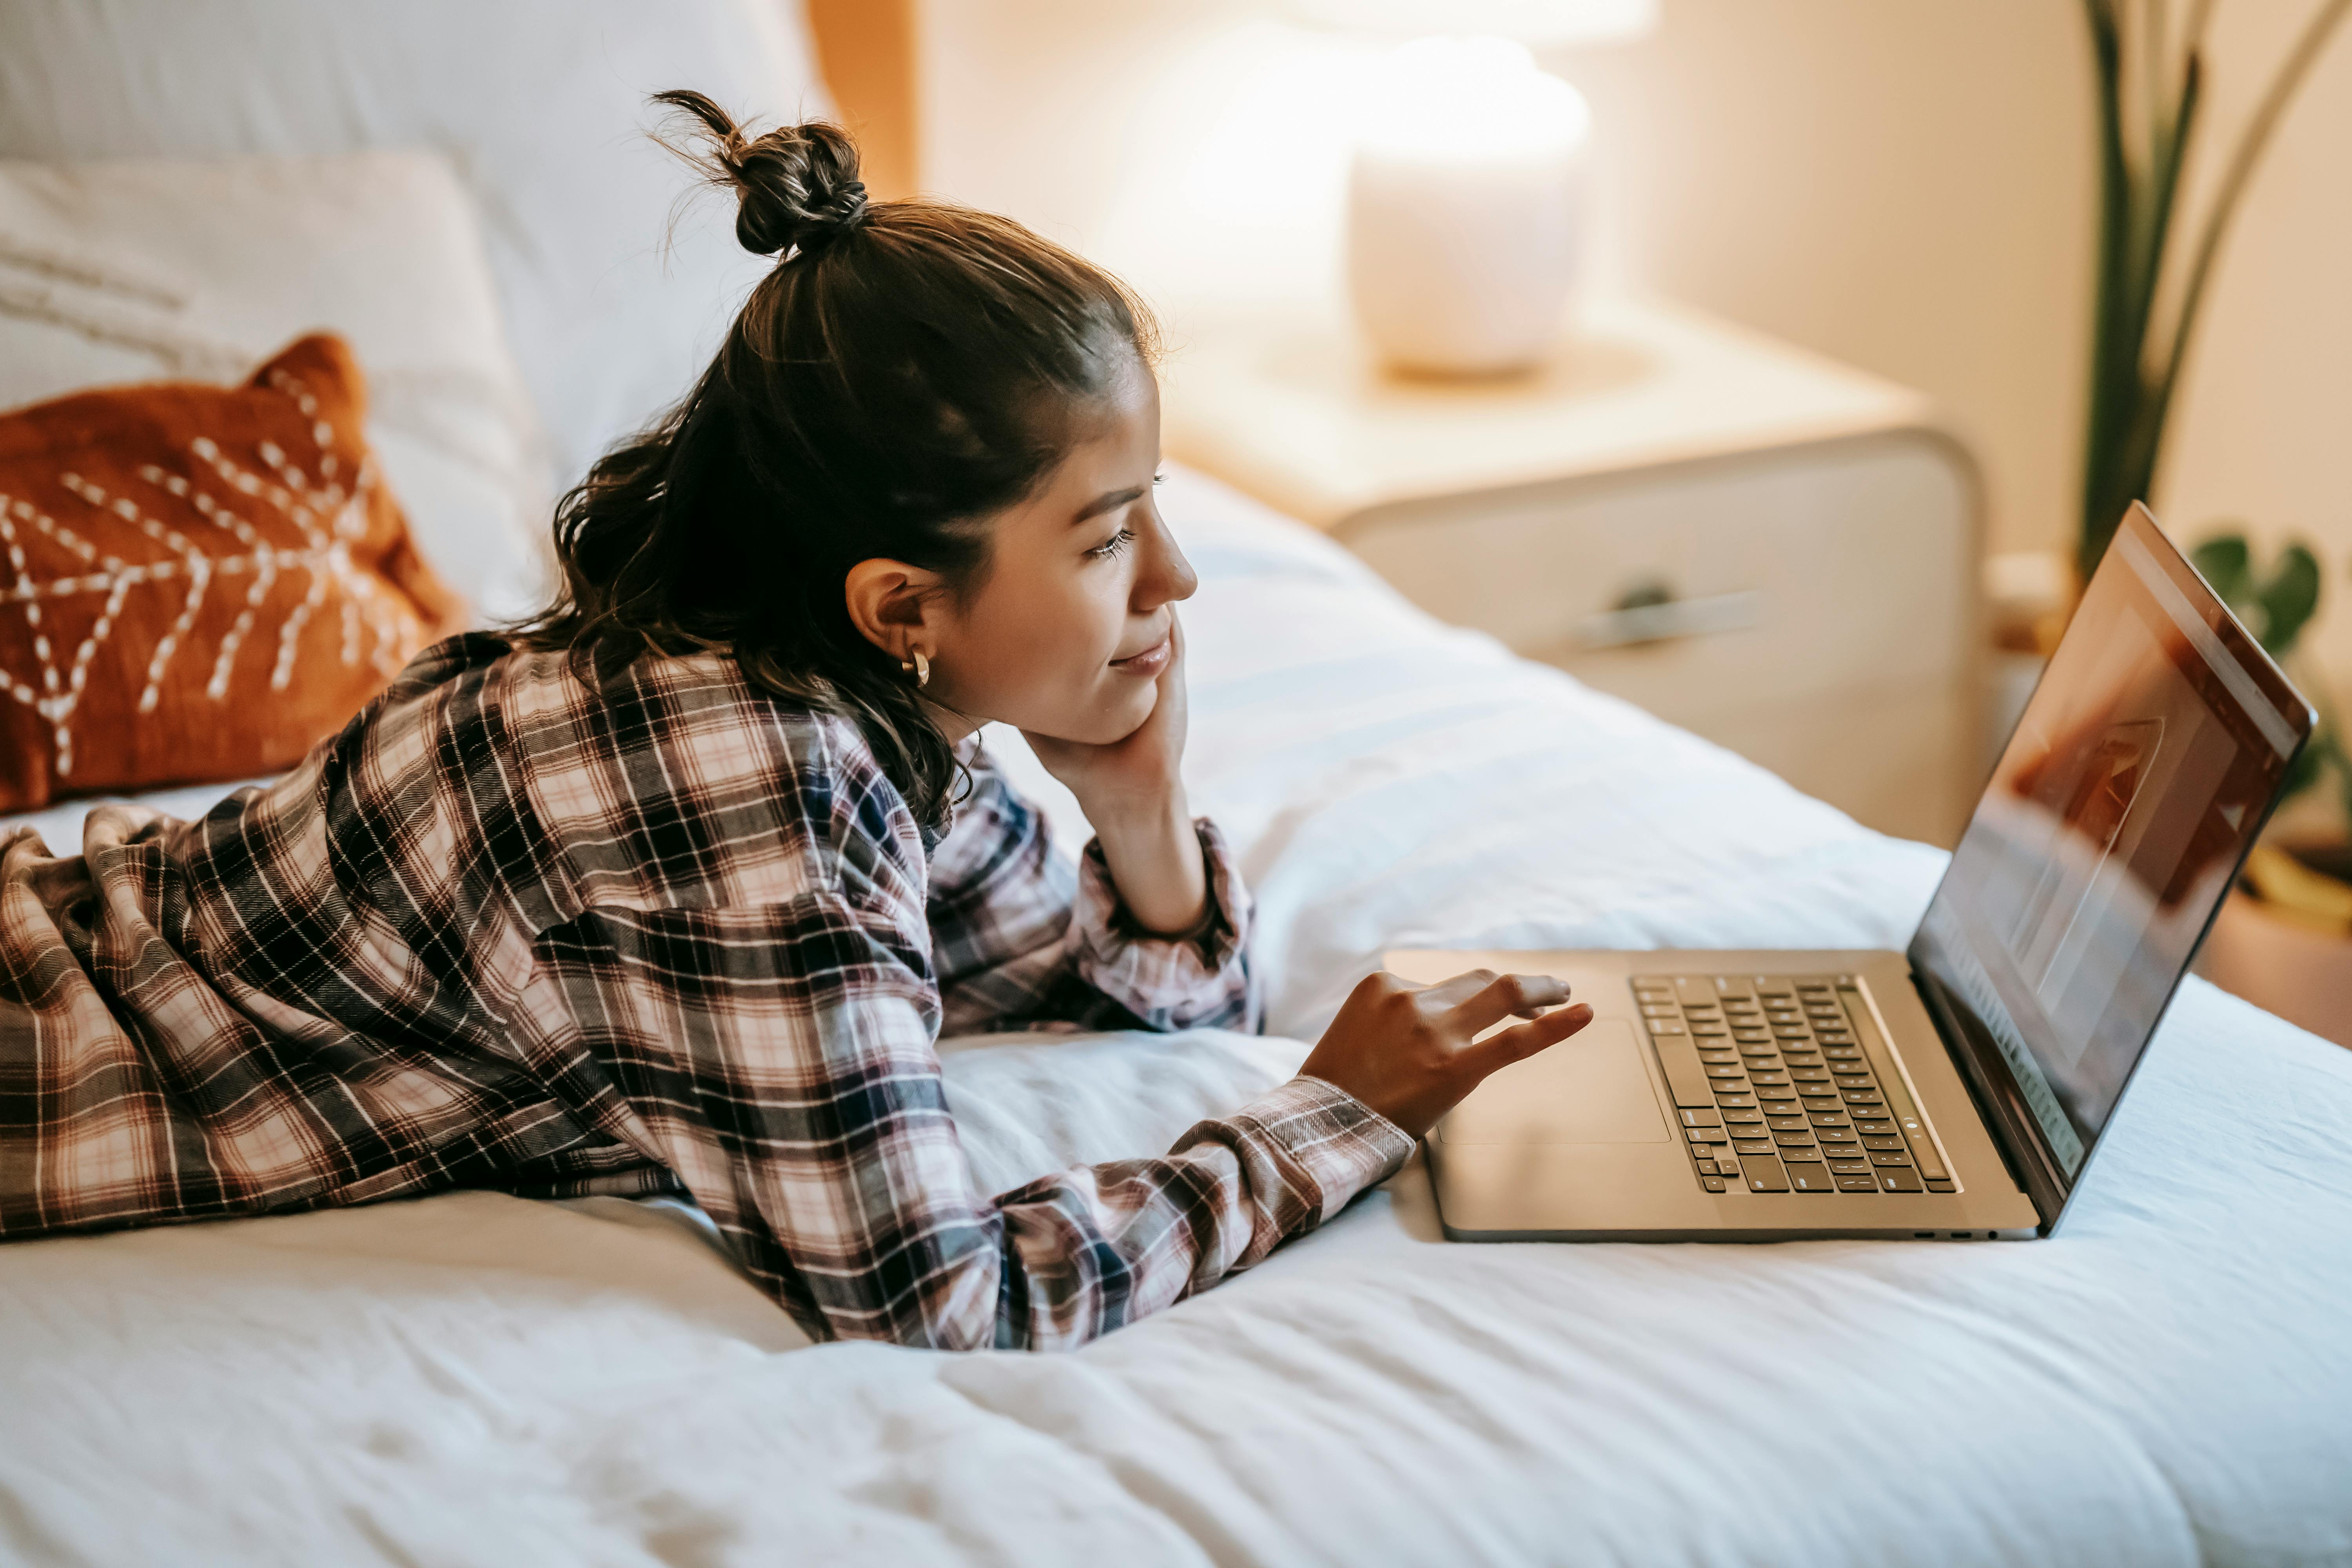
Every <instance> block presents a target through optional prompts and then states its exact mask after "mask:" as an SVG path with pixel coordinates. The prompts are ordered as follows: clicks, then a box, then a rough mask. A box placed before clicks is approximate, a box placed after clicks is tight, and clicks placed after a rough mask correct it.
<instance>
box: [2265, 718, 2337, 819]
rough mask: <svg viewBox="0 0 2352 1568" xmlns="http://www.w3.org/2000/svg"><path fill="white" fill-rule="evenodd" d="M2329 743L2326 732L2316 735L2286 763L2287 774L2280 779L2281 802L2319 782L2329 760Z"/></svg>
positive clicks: (2282, 803) (2285, 801) (2283, 803)
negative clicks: (2291, 760)
mask: <svg viewBox="0 0 2352 1568" xmlns="http://www.w3.org/2000/svg"><path fill="white" fill-rule="evenodd" d="M2328 751H2329V745H2328V741H2327V737H2326V735H2324V734H2322V735H2314V736H2313V737H2312V738H2311V739H2310V740H2308V741H2306V742H2304V747H2303V750H2302V751H2300V752H2296V753H2295V754H2294V761H2293V762H2291V763H2288V764H2287V765H2286V776H2285V777H2284V778H2283V779H2281V780H2280V781H2279V794H2278V797H2279V804H2280V805H2285V804H2286V803H2287V802H2288V801H2291V800H2293V799H2294V797H2295V796H2296V795H2301V794H2302V793H2303V792H2304V791H2305V790H2307V789H2309V788H2310V787H2311V786H2312V785H2314V784H2317V783H2318V782H2319V775H2320V773H2321V771H2322V770H2324V769H2325V768H2326V766H2327V763H2328V762H2329V760H2330V759H2329V757H2328Z"/></svg>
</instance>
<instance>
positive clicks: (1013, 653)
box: [861, 363, 1199, 745]
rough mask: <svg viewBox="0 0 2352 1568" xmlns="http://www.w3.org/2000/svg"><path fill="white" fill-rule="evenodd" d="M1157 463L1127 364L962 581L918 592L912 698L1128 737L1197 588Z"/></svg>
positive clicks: (1044, 730)
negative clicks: (1159, 500) (923, 669)
mask: <svg viewBox="0 0 2352 1568" xmlns="http://www.w3.org/2000/svg"><path fill="white" fill-rule="evenodd" d="M1159 466H1160V386H1159V383H1158V382H1157V380H1155V379H1154V377H1153V376H1152V374H1151V372H1150V370H1149V369H1148V368H1146V367H1145V366H1143V365H1142V364H1141V363H1132V364H1131V365H1130V368H1129V372H1128V374H1126V375H1124V376H1123V377H1122V378H1121V379H1120V382H1119V384H1118V386H1117V387H1116V389H1115V390H1114V391H1113V393H1112V394H1111V395H1110V396H1109V397H1108V399H1106V400H1105V402H1104V403H1103V404H1102V405H1098V406H1097V407H1096V408H1094V409H1090V410H1089V411H1088V415H1087V419H1086V421H1085V423H1084V424H1083V425H1082V426H1081V438H1080V439H1079V441H1078V442H1077V444H1076V446H1075V447H1073V448H1072V449H1071V450H1070V452H1069V454H1068V456H1066V458H1063V460H1062V462H1061V464H1060V465H1059V466H1058V467H1057V468H1055V469H1054V470H1053V472H1052V473H1050V474H1048V475H1047V476H1046V478H1045V480H1044V482H1043V483H1041V484H1040V485H1039V486H1038V488H1037V489H1036V490H1035V491H1034V493H1033V494H1031V495H1030V497H1029V498H1028V499H1027V500H1024V501H1022V502H1021V503H1020V504H1019V505H1017V506H1014V507H1012V508H1010V509H1008V510H1004V511H1003V512H1000V513H998V514H997V515H996V516H995V517H994V518H993V519H992V520H991V521H990V522H989V523H988V528H989V530H990V535H991V539H990V550H989V557H988V561H987V563H986V565H985V566H984V567H983V568H982V572H981V574H980V576H979V578H978V579H977V581H976V583H975V584H974V585H973V586H972V587H971V588H970V589H969V590H968V591H967V592H965V593H964V594H963V595H950V594H944V593H941V594H938V595H931V596H929V597H927V599H926V601H925V602H924V604H923V605H922V612H921V613H922V621H921V624H920V625H919V626H912V627H907V628H905V635H906V636H907V637H908V640H909V641H910V642H911V644H912V646H916V647H922V648H923V649H924V651H925V652H926V653H928V654H929V657H930V660H931V679H930V683H929V685H928V686H927V687H925V688H924V691H923V694H924V695H925V696H926V697H929V698H930V699H932V700H934V701H936V702H938V703H940V705H942V706H943V707H946V708H948V709H950V710H954V711H956V712H958V713H961V714H963V715H966V716H968V717H969V718H970V719H971V720H974V721H1000V722H1003V723H1006V724H1011V725H1013V726H1015V727H1016V728H1019V729H1022V730H1026V731H1033V732H1034V733H1037V734H1043V735H1049V736H1052V737H1054V738H1055V739H1056V740H1064V741H1076V742H1085V743H1087V744H1093V745H1102V744H1106V743H1108V742H1112V741H1117V740H1119V739H1122V738H1123V737H1125V736H1127V735H1129V734H1131V733H1133V732H1134V731H1135V730H1136V729H1137V727H1138V726H1139V725H1141V724H1142V722H1143V721H1144V720H1145V719H1147V718H1149V717H1150V714H1151V710H1152V705H1153V703H1154V702H1155V701H1156V700H1157V698H1158V692H1159V687H1158V686H1157V684H1156V682H1157V680H1158V679H1159V676H1160V672H1161V671H1163V670H1164V669H1166V668H1168V661H1169V659H1170V658H1171V657H1172V654H1173V643H1172V641H1171V633H1172V628H1173V626H1174V624H1175V618H1176V610H1175V605H1176V602H1177V601H1178V600H1180V599H1186V598H1190V597H1191V596H1192V590H1193V588H1194V587H1196V586H1197V585H1198V584H1199V579H1198V578H1197V577H1195V576H1194V575H1193V572H1192V564H1191V563H1189V562H1187V561H1186V560H1185V559H1184V554H1183V552H1182V551H1181V550H1179V549H1177V548H1176V542H1175V540H1173V539H1172V538H1171V537H1170V536H1169V533H1168V529H1167V526H1166V525H1165V524H1164V523H1162V522H1161V521H1160V509H1159V507H1158V506H1157V505H1156V504H1155V503H1154V501H1153V498H1152V485H1153V482H1154V476H1155V474H1156V473H1157V471H1158V468H1159ZM867 564H869V565H870V564H873V563H867ZM861 570H863V568H861Z"/></svg>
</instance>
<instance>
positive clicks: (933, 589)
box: [841, 556, 943, 659]
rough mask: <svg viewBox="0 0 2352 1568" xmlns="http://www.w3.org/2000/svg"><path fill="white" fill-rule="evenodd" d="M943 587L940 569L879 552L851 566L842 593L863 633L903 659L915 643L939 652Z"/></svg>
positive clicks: (927, 651) (878, 645) (894, 656)
mask: <svg viewBox="0 0 2352 1568" xmlns="http://www.w3.org/2000/svg"><path fill="white" fill-rule="evenodd" d="M942 586H943V584H941V582H940V576H939V574H937V573H936V572H926V571H924V570H923V569H922V568H921V567H919V566H909V565H908V564H907V563H905V562H903V561H886V560H883V559H881V558H880V557H878V556H877V557H876V558H875V559H874V560H871V561H861V562H859V563H857V564H856V565H855V566H852V567H851V568H850V569H849V576H848V577H847V579H846V580H845V581H844V582H843V584H842V585H841V592H842V595H843V597H844V599H845V601H846V602H847V604H848V605H849V618H850V620H851V621H852V622H853V623H855V624H856V627H857V630H858V633H859V635H861V636H863V637H865V638H866V641H867V642H870V643H872V644H873V645H874V646H875V647H878V648H880V649H881V650H882V651H883V652H884V653H887V654H888V655H889V656H890V657H891V658H898V659H903V658H907V657H908V650H910V649H912V648H917V647H919V648H921V649H922V650H923V651H924V652H925V653H930V654H935V653H937V652H938V651H939V647H940V645H939V637H938V633H939V629H940V628H939V627H938V626H936V625H935V624H934V623H935V622H936V621H937V619H938V611H937V604H938V601H939V598H940V588H941V587H942Z"/></svg>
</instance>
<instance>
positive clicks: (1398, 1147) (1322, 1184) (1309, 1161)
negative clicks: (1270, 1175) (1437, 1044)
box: [1229, 1077, 1414, 1225]
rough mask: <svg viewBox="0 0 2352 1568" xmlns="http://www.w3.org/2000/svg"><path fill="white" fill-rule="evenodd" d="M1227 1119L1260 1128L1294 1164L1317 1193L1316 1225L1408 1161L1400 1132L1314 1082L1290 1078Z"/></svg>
mask: <svg viewBox="0 0 2352 1568" xmlns="http://www.w3.org/2000/svg"><path fill="white" fill-rule="evenodd" d="M1229 1120H1231V1121H1237V1122H1242V1123H1245V1124H1254V1125H1255V1126H1256V1127H1258V1128H1259V1129H1262V1130H1263V1131H1265V1135H1266V1136H1267V1137H1268V1138H1269V1139H1271V1140H1273V1141H1274V1142H1276V1143H1278V1144H1280V1145H1281V1146H1282V1148H1283V1149H1284V1150H1285V1151H1286V1152H1287V1153H1288V1154H1289V1155H1290V1157H1291V1158H1292V1159H1293V1160H1295V1161H1297V1163H1298V1165H1299V1167H1300V1168H1301V1169H1302V1170H1304V1171H1305V1172H1306V1173H1307V1176H1308V1177H1309V1178H1311V1179H1312V1180H1313V1182H1314V1184H1315V1185H1316V1188H1317V1189H1318V1191H1317V1193H1316V1194H1314V1201H1315V1202H1317V1203H1319V1205H1320V1206H1319V1207H1318V1209H1317V1211H1316V1223H1317V1224H1318V1225H1319V1224H1321V1223H1322V1222H1323V1221H1325V1220H1328V1219H1329V1218H1330V1217H1331V1216H1332V1215H1335V1214H1338V1213H1339V1211H1340V1210H1341V1209H1343V1208H1346V1207H1347V1206H1348V1205H1349V1202H1350V1201H1352V1200H1353V1199H1354V1198H1355V1196H1356V1194H1359V1193H1360V1192H1362V1191H1364V1190H1365V1189H1366V1188H1367V1187H1376V1186H1378V1185H1380V1184H1381V1183H1382V1182H1385V1181H1387V1180H1388V1179H1389V1178H1390V1177H1391V1176H1393V1175H1395V1174H1396V1173H1397V1172H1398V1171H1400V1170H1402V1169H1403V1167H1404V1163H1405V1162H1406V1161H1407V1160H1409V1159H1411V1158H1412V1151H1413V1142H1414V1141H1413V1139H1412V1137H1411V1136H1409V1135H1408V1134H1407V1133H1406V1132H1405V1131H1404V1129H1402V1127H1399V1126H1398V1125H1397V1124H1396V1123H1395V1122H1393V1121H1390V1120H1389V1119H1388V1118H1387V1117H1385V1116H1382V1115H1381V1113H1380V1112H1379V1111H1377V1110H1373V1109H1372V1108H1371V1107H1370V1106H1369V1105H1366V1104H1365V1103H1364V1102H1363V1101H1362V1100H1358V1099H1357V1098H1356V1097H1355V1096H1354V1095H1352V1094H1349V1092H1348V1091H1347V1090H1346V1089H1341V1088H1339V1087H1338V1086H1337V1085H1335V1084H1329V1083H1326V1082H1324V1081H1323V1080H1322V1079H1319V1078H1306V1077H1300V1078H1295V1079H1291V1080H1290V1081H1289V1082H1288V1083H1286V1084H1284V1085H1283V1086H1282V1087H1281V1088H1279V1089H1274V1090H1272V1091H1271V1092H1269V1093H1266V1094H1262V1095H1260V1096H1259V1097H1258V1098H1257V1099H1255V1100H1252V1101H1250V1102H1249V1103H1248V1104H1247V1105H1245V1106H1244V1107H1242V1109H1241V1110H1237V1111H1235V1112H1234V1114H1233V1116H1232V1117H1231V1118H1230V1119H1229Z"/></svg>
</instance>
